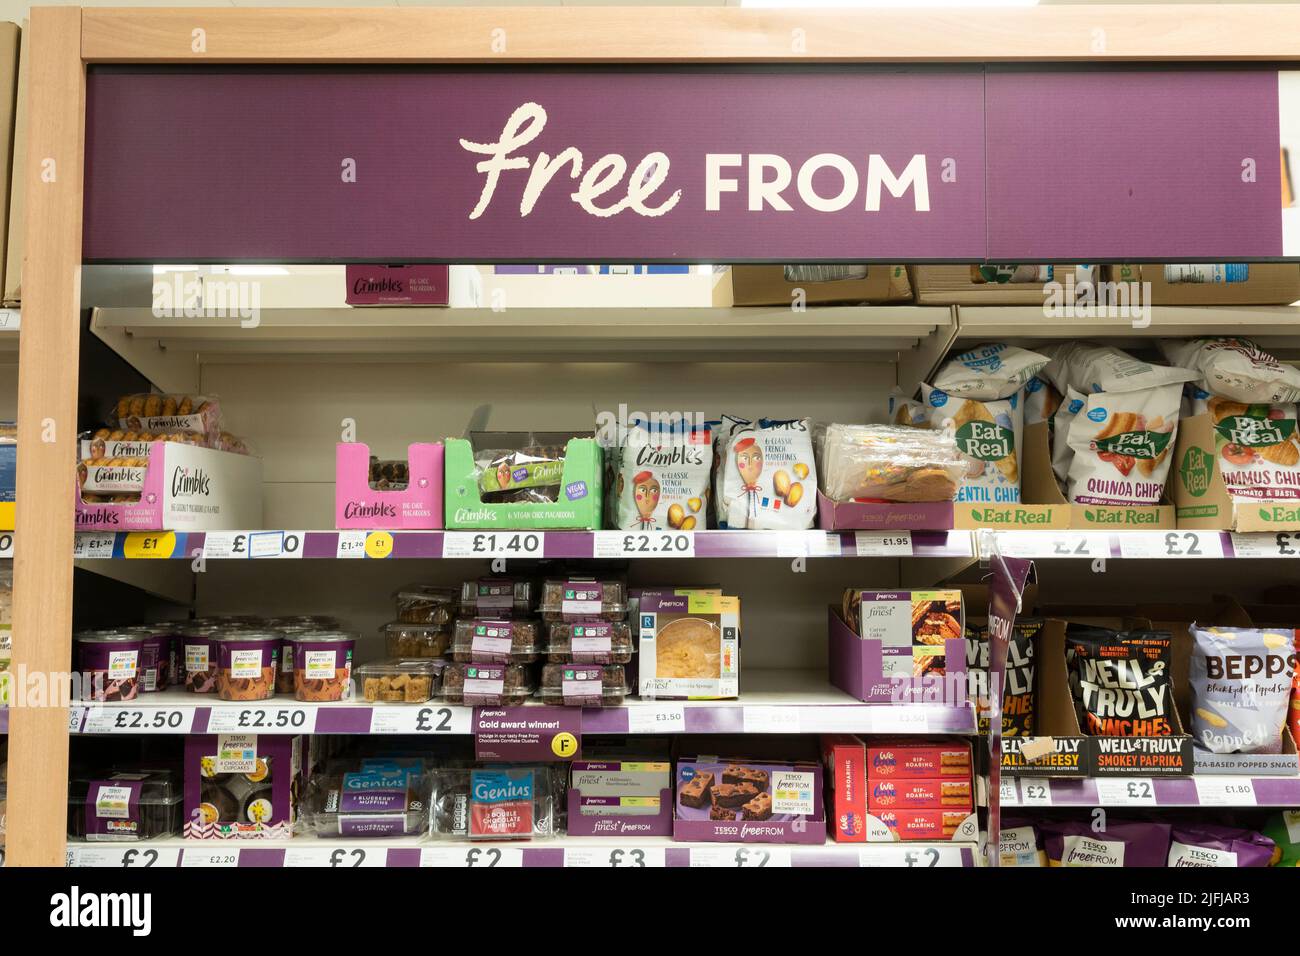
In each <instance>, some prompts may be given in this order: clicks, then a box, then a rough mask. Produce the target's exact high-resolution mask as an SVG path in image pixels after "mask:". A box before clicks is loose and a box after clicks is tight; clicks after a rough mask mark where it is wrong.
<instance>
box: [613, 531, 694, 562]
mask: <svg viewBox="0 0 1300 956" xmlns="http://www.w3.org/2000/svg"><path fill="white" fill-rule="evenodd" d="M594 553H595V556H596V557H598V558H693V557H695V532H694V531H597V532H596V543H595V552H594Z"/></svg>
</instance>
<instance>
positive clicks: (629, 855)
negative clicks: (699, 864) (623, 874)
mask: <svg viewBox="0 0 1300 956" xmlns="http://www.w3.org/2000/svg"><path fill="white" fill-rule="evenodd" d="M666 858H667V854H666V853H665V852H664V848H663V847H661V846H647V847H641V846H606V845H605V844H603V843H602V844H601V845H600V846H590V847H588V846H583V847H565V850H564V865H565V866H566V867H581V868H587V869H612V870H642V869H650V868H651V867H653V868H656V869H662V868H663V867H664V866H665V865H666V862H665V861H666Z"/></svg>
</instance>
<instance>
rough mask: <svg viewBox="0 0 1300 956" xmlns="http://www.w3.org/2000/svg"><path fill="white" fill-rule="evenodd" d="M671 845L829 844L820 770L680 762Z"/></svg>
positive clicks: (743, 763)
mask: <svg viewBox="0 0 1300 956" xmlns="http://www.w3.org/2000/svg"><path fill="white" fill-rule="evenodd" d="M673 839H674V840H679V841H702V842H722V843H808V844H816V845H820V844H822V843H825V842H826V811H825V807H824V805H823V802H822V768H821V765H820V764H818V763H812V762H810V763H756V762H751V761H748V760H744V761H742V760H719V759H716V758H705V759H700V760H679V761H677V799H676V804H675V808H674V819H673Z"/></svg>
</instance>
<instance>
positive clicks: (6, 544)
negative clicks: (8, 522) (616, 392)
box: [0, 531, 14, 560]
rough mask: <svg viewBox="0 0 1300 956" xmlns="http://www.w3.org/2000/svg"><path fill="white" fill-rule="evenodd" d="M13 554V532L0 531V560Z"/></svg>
mask: <svg viewBox="0 0 1300 956" xmlns="http://www.w3.org/2000/svg"><path fill="white" fill-rule="evenodd" d="M13 556H14V533H13V532H12V531H0V560H3V559H5V558H12V557H13Z"/></svg>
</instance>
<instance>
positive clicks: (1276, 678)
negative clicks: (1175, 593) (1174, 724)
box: [1189, 624, 1296, 754]
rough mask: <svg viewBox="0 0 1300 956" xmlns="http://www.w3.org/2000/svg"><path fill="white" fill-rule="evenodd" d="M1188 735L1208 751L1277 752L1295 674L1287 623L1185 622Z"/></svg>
mask: <svg viewBox="0 0 1300 956" xmlns="http://www.w3.org/2000/svg"><path fill="white" fill-rule="evenodd" d="M1191 634H1192V641H1193V648H1192V659H1191V669H1190V673H1189V680H1190V682H1191V686H1192V736H1193V737H1194V738H1195V740H1196V743H1197V744H1198V745H1199V746H1201V747H1204V748H1205V749H1206V750H1209V751H1212V752H1214V753H1221V754H1227V753H1280V752H1281V750H1282V732H1283V727H1284V726H1285V724H1286V715H1287V705H1288V703H1289V701H1290V699H1291V686H1292V682H1293V679H1294V677H1295V668H1296V644H1295V631H1294V630H1292V629H1290V628H1253V627H1201V626H1199V625H1196V624H1193V625H1192V626H1191Z"/></svg>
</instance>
